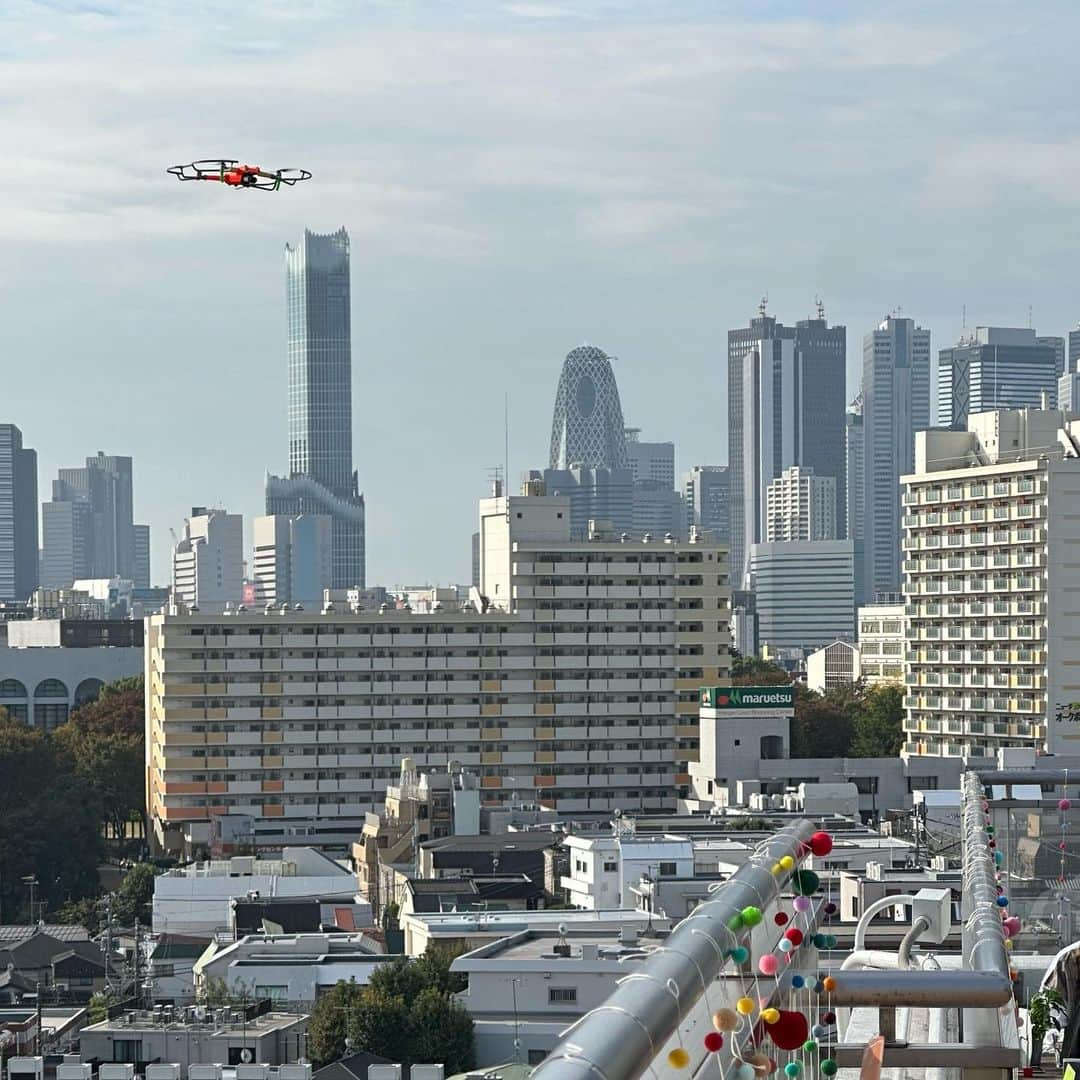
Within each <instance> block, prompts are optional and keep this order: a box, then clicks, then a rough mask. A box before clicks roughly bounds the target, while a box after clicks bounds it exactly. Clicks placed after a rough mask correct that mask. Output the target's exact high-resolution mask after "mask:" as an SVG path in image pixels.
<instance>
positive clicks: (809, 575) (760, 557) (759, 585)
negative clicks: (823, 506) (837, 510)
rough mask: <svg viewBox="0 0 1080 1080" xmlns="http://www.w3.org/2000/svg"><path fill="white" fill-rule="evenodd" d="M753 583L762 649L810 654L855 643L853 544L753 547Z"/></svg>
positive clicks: (799, 543) (795, 543)
mask: <svg viewBox="0 0 1080 1080" xmlns="http://www.w3.org/2000/svg"><path fill="white" fill-rule="evenodd" d="M750 583H751V587H752V588H753V591H754V597H755V600H756V606H757V630H758V640H759V642H760V643H761V645H762V647H764V646H768V647H769V649H771V650H774V651H775V650H778V649H782V650H792V651H795V652H799V651H802V652H809V651H812V650H813V649H818V648H820V647H821V646H823V645H828V644H830V643H831V642H833V641H837V640H840V641H854V640H855V555H854V545H853V544H852V541H850V540H818V541H790V542H787V543H780V544H754V545H753V546H752V547H751V548H750Z"/></svg>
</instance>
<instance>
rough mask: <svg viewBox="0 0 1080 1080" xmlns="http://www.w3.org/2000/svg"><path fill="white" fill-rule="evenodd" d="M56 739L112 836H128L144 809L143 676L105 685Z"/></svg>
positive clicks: (56, 734)
mask: <svg viewBox="0 0 1080 1080" xmlns="http://www.w3.org/2000/svg"><path fill="white" fill-rule="evenodd" d="M52 737H53V739H54V740H55V741H56V743H57V745H58V746H59V747H61V748H62V749H63V751H64V752H65V753H66V754H67V755H68V757H69V759H70V760H71V762H72V764H73V766H74V769H75V774H76V776H77V777H78V779H79V781H80V782H81V783H82V784H84V785H86V786H87V787H88V788H89V790H90V791H91V792H92V793H93V794H94V796H95V797H96V799H97V801H98V803H99V805H100V807H101V811H102V814H103V815H104V820H105V822H106V823H107V824H108V825H109V828H110V831H111V833H112V835H113V836H114V837H116V838H123V837H124V836H125V835H126V834H127V825H128V822H130V821H132V820H133V819H138V818H141V817H142V814H143V809H144V806H143V800H144V786H145V781H144V770H145V768H146V764H145V752H144V742H145V705H144V697H143V678H142V676H141V675H137V676H134V677H132V678H128V679H120V680H118V681H117V682H114V683H110V684H109V685H107V686H104V687H102V690H101V693H100V695H99V696H98V697H97V699H96V700H95V701H92V702H90V703H89V704H88V705H83V706H82V707H81V708H78V709H76V710H75V711H74V712H73V713H72V714H71V717H70V718H69V720H68V722H67V723H66V724H64V725H63V726H62V727H59V728H57V729H56V731H55V732H53V736H52Z"/></svg>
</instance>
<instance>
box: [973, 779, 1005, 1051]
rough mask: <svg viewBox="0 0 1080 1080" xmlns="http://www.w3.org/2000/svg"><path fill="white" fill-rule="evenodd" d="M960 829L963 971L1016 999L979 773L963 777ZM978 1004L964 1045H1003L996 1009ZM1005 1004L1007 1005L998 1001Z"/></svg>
mask: <svg viewBox="0 0 1080 1080" xmlns="http://www.w3.org/2000/svg"><path fill="white" fill-rule="evenodd" d="M962 792H963V797H962V802H961V815H962V816H961V828H962V830H963V851H964V878H963V882H964V906H965V909H966V910H965V911H964V912H963V913H962V914H963V915H964V929H963V935H962V948H963V956H964V967H965V968H967V969H968V971H970V972H977V973H979V974H981V975H983V976H985V977H988V978H993V979H994V980H995V981H998V982H1001V981H1004V982H1005V983H1007V984H1008V986H1009V997H1010V998H1011V997H1012V979H1011V978H1010V977H1009V957H1008V953H1007V951H1006V949H1005V931H1004V930H1003V929H1002V925H1001V908H1000V907H998V903H997V898H998V891H997V880H996V878H995V873H994V872H995V863H994V855H993V852H992V851H991V848H990V845H989V841H988V838H987V834H986V826H985V823H984V820H983V800H984V798H985V795H984V790H983V785H982V781H981V780H980V778H979V777H978V775H977V774H975V773H973V772H967V773H965V774H964V779H963V784H962ZM975 1004H976V1003H975V1002H970V1003H968V1005H969V1007H968V1008H966V1009H964V1015H963V1023H964V1042H965V1043H981V1044H983V1045H986V1044H990V1045H998V1046H1000V1045H1002V1042H1003V1038H1002V1030H1001V1022H1000V1018H999V1015H998V1012H997V1010H996V1009H993V1008H989V1007H983V1008H976V1007H974V1006H975ZM998 1004H999V1005H1000V1004H1004V1002H999V1003H998Z"/></svg>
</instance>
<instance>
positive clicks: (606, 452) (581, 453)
mask: <svg viewBox="0 0 1080 1080" xmlns="http://www.w3.org/2000/svg"><path fill="white" fill-rule="evenodd" d="M576 465H585V466H594V467H602V468H607V469H628V468H629V466H630V462H629V456H628V454H627V449H626V432H625V429H624V427H623V415H622V405H621V404H620V403H619V388H618V386H617V385H616V384H615V373H614V372H613V371H612V369H611V360H610V358H609V357H608V356H607V355H606V354H605V353H603V352H602V351H601V350H600V349H597V348H594V347H593V346H592V345H582V346H581V347H580V348H577V349H571V350H570V352H568V353H567V354H566V360H565V361H564V362H563V368H562V372H561V374H560V375H559V385H558V388H557V389H556V391H555V409H554V412H553V414H552V419H551V452H550V454H549V457H548V468H550V469H555V470H565V469H570V468H573V467H574V466H576ZM673 483H674V481H673Z"/></svg>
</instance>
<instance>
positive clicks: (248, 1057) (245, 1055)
mask: <svg viewBox="0 0 1080 1080" xmlns="http://www.w3.org/2000/svg"><path fill="white" fill-rule="evenodd" d="M240 1060H241V1061H242V1062H243V1063H244V1064H245V1065H250V1064H251V1063H252V1061H254V1060H255V1055H254V1054H253V1053H252V1052H251V1050H250V1049H249V1048H248V1047H246V1046H245V1047H244V1049H243V1050H241V1051H240Z"/></svg>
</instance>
